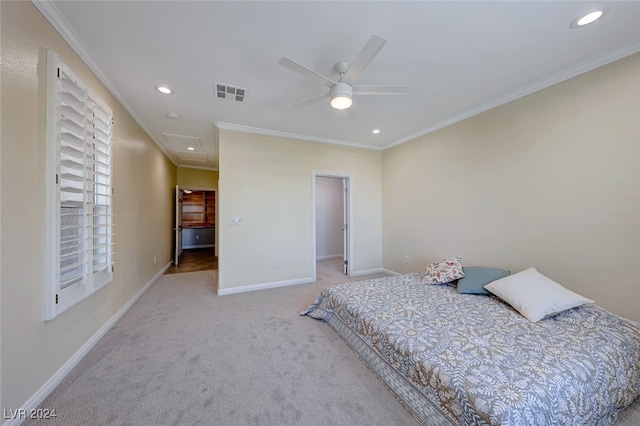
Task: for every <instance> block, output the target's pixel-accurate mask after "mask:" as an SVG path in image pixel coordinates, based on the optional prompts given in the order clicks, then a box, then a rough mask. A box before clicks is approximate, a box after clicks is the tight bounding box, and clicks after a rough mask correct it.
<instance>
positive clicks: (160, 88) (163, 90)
mask: <svg viewBox="0 0 640 426" xmlns="http://www.w3.org/2000/svg"><path fill="white" fill-rule="evenodd" d="M156 89H157V90H158V92H160V93H164V94H165V95H173V90H171V89H169V88H168V87H167V86H156Z"/></svg>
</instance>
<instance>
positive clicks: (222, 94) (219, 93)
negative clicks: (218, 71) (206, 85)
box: [213, 82, 247, 102]
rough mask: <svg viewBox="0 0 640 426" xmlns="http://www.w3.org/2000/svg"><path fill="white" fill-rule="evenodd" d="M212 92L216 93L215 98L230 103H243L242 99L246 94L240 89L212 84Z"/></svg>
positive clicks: (244, 90)
mask: <svg viewBox="0 0 640 426" xmlns="http://www.w3.org/2000/svg"><path fill="white" fill-rule="evenodd" d="M213 87H214V90H215V92H216V98H218V99H227V100H230V101H237V102H244V97H245V95H246V93H247V89H244V88H242V87H235V86H230V85H228V84H223V83H215V82H214V83H213Z"/></svg>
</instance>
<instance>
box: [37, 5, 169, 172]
mask: <svg viewBox="0 0 640 426" xmlns="http://www.w3.org/2000/svg"><path fill="white" fill-rule="evenodd" d="M31 2H32V3H33V5H34V6H35V7H36V8H37V9H38V10H39V11H40V13H42V15H43V16H44V17H45V19H46V20H47V21H49V23H50V24H51V25H52V26H53V28H55V30H56V31H57V32H58V34H60V35H61V36H62V38H63V39H64V40H65V41H66V42H67V43H68V44H69V46H70V47H71V49H73V51H74V52H75V53H76V54H77V55H78V56H79V57H80V59H82V61H83V62H84V63H85V65H87V67H89V69H90V70H91V71H92V72H93V73H94V74H95V75H96V77H98V80H100V82H101V83H102V84H103V85H104V86H105V87H106V89H107V90H108V91H109V93H111V95H113V97H114V98H116V99H117V100H118V102H120V105H122V107H123V108H124V109H125V110H127V112H128V113H129V115H130V116H131V117H132V118H133V119H134V120H135V121H136V123H138V125H139V126H140V127H141V128H142V130H144V132H145V133H146V134H147V136H149V138H150V139H151V140H152V141H154V142H155V144H156V145H157V146H158V148H160V150H161V151H162V152H163V153H164V155H166V156H167V158H168V159H169V160H171V162H172V163H173V165H174V166H178V160H177V158H176V157H175V154H173V153H172V152H171V151H170V150H169V149H167V148H166V147H165V146H164V144H162V143H161V142H160V141H159V140H158V139H157V138H156V137H155V136H154V134H153V133H152V132H151V129H149V128H148V127H147V125H146V124H145V123H144V121H142V119H141V118H140V117H139V116H138V114H136V112H135V111H134V109H133V108H132V107H131V105H129V103H127V101H126V99H125V97H124V96H122V94H121V93H120V92H119V91H118V90H117V89H116V86H114V85H113V83H111V81H110V80H109V79H108V78H107V76H106V74H105V73H104V71H102V69H101V68H100V67H99V66H98V63H97V62H96V60H95V58H94V57H93V55H92V54H91V51H90V50H89V49H88V48H87V46H86V45H85V44H84V42H83V41H82V40H81V39H80V37H79V36H78V34H77V33H76V32H75V31H74V29H73V27H72V26H71V24H69V21H67V19H66V18H65V17H64V16H63V15H62V13H60V10H58V8H57V7H56V5H55V3H54V2H53V1H51V0H46V1H45V0H31Z"/></svg>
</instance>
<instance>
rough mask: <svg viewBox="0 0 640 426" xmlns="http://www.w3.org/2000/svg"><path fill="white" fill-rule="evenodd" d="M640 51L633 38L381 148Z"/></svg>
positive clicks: (638, 41) (417, 136)
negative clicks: (619, 45)
mask: <svg viewBox="0 0 640 426" xmlns="http://www.w3.org/2000/svg"><path fill="white" fill-rule="evenodd" d="M638 52H640V40H635V41H632V42H630V43H627V44H625V45H623V46H621V47H619V48H617V49H613V50H610V51H608V52H605V53H603V54H600V55H598V56H594V57H592V58H590V59H587V60H586V61H583V62H581V63H579V64H577V65H574V66H572V67H569V68H566V69H564V70H562V71H560V72H557V73H555V74H552V75H550V76H548V77H546V78H543V79H541V80H538V81H536V82H534V83H532V84H528V85H526V86H523V87H521V88H519V89H517V90H514V91H512V92H510V93H507V94H506V95H504V96H500V97H498V98H495V99H492V100H491V101H489V102H486V103H483V104H481V105H478V106H476V107H474V108H471V109H470V110H467V111H465V112H463V113H462V114H458V115H455V116H453V117H450V118H448V119H446V120H443V121H441V122H439V123H436V124H434V125H433V126H429V127H427V128H425V129H422V130H420V131H418V132H415V133H412V134H410V135H408V136H405V137H404V138H402V139H398V140H396V141H395V142H392V143H391V144H389V145H385V146H383V147H382V150H385V149H389V148H393V147H394V146H397V145H402V144H403V143H406V142H409V141H411V140H413V139H417V138H419V137H421V136H424V135H427V134H429V133H432V132H435V131H436V130H440V129H442V128H444V127H447V126H450V125H452V124H455V123H457V122H459V121H462V120H465V119H467V118H471V117H473V116H475V115H478V114H481V113H483V112H485V111H488V110H490V109H493V108H496V107H499V106H501V105H504V104H506V103H509V102H511V101H515V100H516V99H519V98H522V97H524V96H527V95H530V94H532V93H535V92H538V91H540V90H542V89H546V88H547V87H551V86H553V85H555V84H558V83H561V82H563V81H565V80H569V79H570V78H573V77H577V76H578V75H580V74H584V73H586V72H589V71H592V70H594V69H596V68H600V67H602V66H604V65H607V64H610V63H611V62H615V61H617V60H619V59H622V58H625V57H627V56H630V55H633V54H635V53H638Z"/></svg>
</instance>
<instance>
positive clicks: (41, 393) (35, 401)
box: [2, 262, 171, 426]
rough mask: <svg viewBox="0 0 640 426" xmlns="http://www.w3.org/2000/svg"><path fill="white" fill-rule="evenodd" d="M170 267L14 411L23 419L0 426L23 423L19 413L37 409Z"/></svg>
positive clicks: (141, 290)
mask: <svg viewBox="0 0 640 426" xmlns="http://www.w3.org/2000/svg"><path fill="white" fill-rule="evenodd" d="M170 266H171V262H169V263H167V264H166V265H165V266H164V267H163V268H162V269H161V270H160V272H158V273H157V274H156V275H155V276H154V277H153V278H151V280H149V282H148V283H147V284H145V286H144V287H142V288H141V289H140V290H139V291H138V292H137V293H136V294H135V295H134V296H133V297H132V298H131V299H129V301H128V302H127V303H126V305H124V306H123V307H122V308H120V310H119V311H118V312H117V313H116V314H115V315H114V316H113V317H111V319H110V320H109V321H107V322H106V323H105V324H104V325H103V326H102V327H100V329H99V330H98V331H97V332H96V333H95V334H94V335H93V336H91V338H90V339H89V340H87V342H86V343H85V344H84V345H82V346H81V347H80V349H78V350H77V351H76V353H74V354H73V355H72V356H71V358H69V359H68V360H67V362H65V363H64V364H63V365H62V367H60V368H59V369H58V371H56V372H55V373H54V374H53V376H51V377H50V378H49V380H47V381H46V382H45V383H44V385H42V386H41V387H40V389H38V390H37V391H36V393H34V394H33V395H32V396H31V398H29V399H28V400H27V402H25V403H24V404H23V406H22V407H21V408H20V410H16V417H23V418H14V419H8V420H7V421H6V422H4V423H2V426H17V425H19V424H21V423H22V422H23V421H25V420H26V419H25V418H24V417H25V415H26V414H25V415H22V416H21V415H20V413H29V412H31V410H35V409H37V408H38V406H39V405H40V404H41V403H42V401H44V399H45V398H46V397H47V396H49V394H50V393H51V392H53V390H54V389H55V388H56V386H58V385H59V384H60V382H62V380H63V379H64V378H65V377H67V375H68V374H69V373H70V372H71V370H73V368H74V367H75V366H76V365H78V363H79V362H80V361H81V360H82V358H84V357H85V356H86V355H87V353H89V351H90V350H91V349H92V348H93V347H94V346H95V345H96V343H98V341H100V339H102V337H104V335H105V334H107V331H109V330H110V329H111V327H113V326H114V325H115V323H117V322H118V321H119V320H120V318H122V317H123V316H124V314H126V313H127V311H128V310H129V309H130V308H131V306H133V304H134V303H136V301H137V300H138V299H139V298H140V296H142V294H143V293H144V292H145V291H147V289H148V288H149V287H151V285H152V284H153V283H155V282H156V281H157V280H158V278H160V277H161V276H162V274H164V273H165V272H166V271H167V269H169V267H170Z"/></svg>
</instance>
